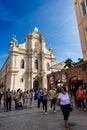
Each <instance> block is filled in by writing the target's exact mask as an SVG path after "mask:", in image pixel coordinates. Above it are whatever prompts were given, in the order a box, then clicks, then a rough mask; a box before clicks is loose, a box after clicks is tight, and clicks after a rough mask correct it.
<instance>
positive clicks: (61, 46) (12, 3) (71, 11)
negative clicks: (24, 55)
mask: <svg viewBox="0 0 87 130" xmlns="http://www.w3.org/2000/svg"><path fill="white" fill-rule="evenodd" d="M35 27H37V28H38V30H39V33H40V34H43V35H44V37H45V40H46V47H47V49H49V48H52V49H53V52H54V55H55V56H56V63H59V62H62V61H65V60H66V59H67V58H71V59H72V60H73V61H74V62H76V61H78V58H82V57H83V56H82V50H81V44H80V38H79V32H78V26H77V21H76V14H75V8H74V0H0V46H1V47H0V68H1V67H2V65H3V64H4V63H5V61H6V59H7V57H8V52H9V43H10V41H11V39H12V37H13V35H16V39H17V40H18V44H22V43H24V42H25V35H26V34H28V33H30V32H31V31H33V30H34V28H35Z"/></svg>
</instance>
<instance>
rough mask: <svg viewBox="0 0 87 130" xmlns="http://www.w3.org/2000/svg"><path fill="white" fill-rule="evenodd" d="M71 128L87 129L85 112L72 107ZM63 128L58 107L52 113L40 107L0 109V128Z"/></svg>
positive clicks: (44, 129) (20, 129)
mask: <svg viewBox="0 0 87 130" xmlns="http://www.w3.org/2000/svg"><path fill="white" fill-rule="evenodd" d="M69 122H70V129H71V130H82V129H83V130H87V112H81V111H78V110H77V109H76V108H74V111H73V112H72V113H71V115H70V118H69ZM53 129H54V130H65V125H64V121H63V116H62V113H61V110H60V108H59V107H58V108H57V112H56V113H53V112H51V111H50V108H48V114H47V115H45V114H44V113H43V112H42V108H39V109H38V108H37V107H36V106H33V108H27V109H22V110H14V109H13V110H12V111H9V112H5V111H2V110H1V111H0V130H53Z"/></svg>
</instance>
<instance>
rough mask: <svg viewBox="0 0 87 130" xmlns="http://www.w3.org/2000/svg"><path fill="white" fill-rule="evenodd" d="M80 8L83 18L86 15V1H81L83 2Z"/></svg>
mask: <svg viewBox="0 0 87 130" xmlns="http://www.w3.org/2000/svg"><path fill="white" fill-rule="evenodd" d="M81 7H82V12H83V16H85V15H86V14H87V0H83V2H82V3H81Z"/></svg>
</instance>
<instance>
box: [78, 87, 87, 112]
mask: <svg viewBox="0 0 87 130" xmlns="http://www.w3.org/2000/svg"><path fill="white" fill-rule="evenodd" d="M76 97H77V99H78V106H79V110H81V111H82V110H83V111H84V112H85V111H86V107H85V102H84V99H85V92H84V90H83V87H82V86H79V88H78V90H77V91H76Z"/></svg>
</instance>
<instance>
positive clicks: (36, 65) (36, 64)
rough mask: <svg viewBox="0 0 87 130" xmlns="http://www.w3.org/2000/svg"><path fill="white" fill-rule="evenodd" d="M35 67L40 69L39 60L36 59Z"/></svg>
mask: <svg viewBox="0 0 87 130" xmlns="http://www.w3.org/2000/svg"><path fill="white" fill-rule="evenodd" d="M35 69H38V60H35Z"/></svg>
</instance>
